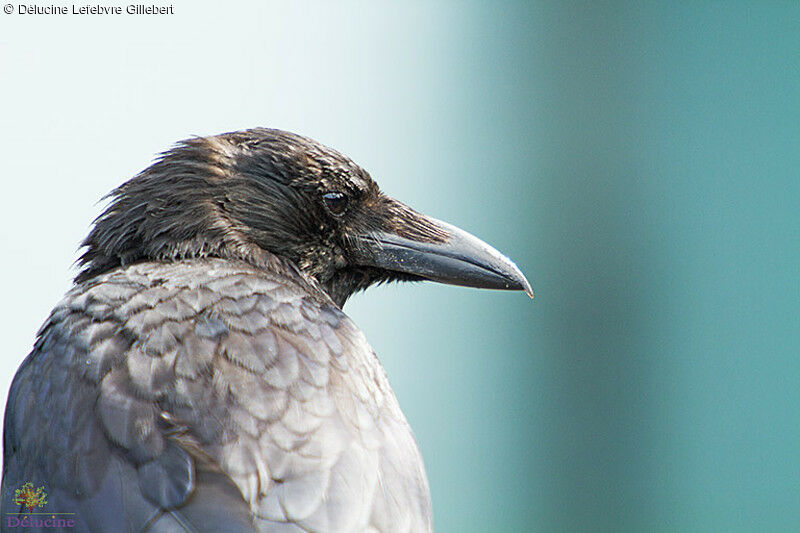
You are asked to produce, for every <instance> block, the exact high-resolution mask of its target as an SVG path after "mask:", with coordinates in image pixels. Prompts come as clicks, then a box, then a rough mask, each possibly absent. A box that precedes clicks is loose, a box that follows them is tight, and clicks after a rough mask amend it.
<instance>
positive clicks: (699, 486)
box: [0, 2, 800, 532]
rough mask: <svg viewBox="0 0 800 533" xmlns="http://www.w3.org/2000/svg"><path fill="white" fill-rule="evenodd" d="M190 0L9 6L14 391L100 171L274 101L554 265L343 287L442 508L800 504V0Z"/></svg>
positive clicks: (597, 509) (457, 523)
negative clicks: (68, 9) (473, 285)
mask: <svg viewBox="0 0 800 533" xmlns="http://www.w3.org/2000/svg"><path fill="white" fill-rule="evenodd" d="M104 5H122V4H113V3H109V4H104ZM174 5H175V13H176V14H175V15H174V16H172V17H160V18H158V17H156V18H137V17H130V16H127V17H126V16H123V17H118V18H102V17H93V18H92V17H83V18H81V17H77V16H67V17H60V18H55V17H45V16H20V15H4V14H0V75H2V80H3V83H2V84H1V85H2V86H0V102H3V104H2V105H3V108H4V109H3V111H2V112H0V114H1V115H2V116H1V117H0V159H1V160H2V161H3V165H4V171H3V178H2V179H3V187H4V189H5V195H4V196H5V202H4V204H5V205H4V208H3V210H1V211H2V213H0V216H1V217H2V225H0V239H1V240H0V246H1V247H2V249H3V250H4V256H5V257H6V258H7V259H6V260H5V261H3V262H2V264H1V265H0V275H2V276H3V279H6V280H8V283H7V284H6V287H5V288H4V304H5V305H3V306H2V310H0V313H2V314H1V315H0V319H1V320H0V323H2V324H3V326H2V333H3V336H4V339H6V341H5V342H4V346H5V349H4V351H2V353H0V362H2V384H1V385H2V388H3V389H4V390H7V387H8V384H9V383H10V379H11V376H12V375H13V371H14V369H15V368H16V366H17V365H18V364H19V362H20V361H21V360H22V358H23V357H24V355H25V354H26V353H27V351H28V350H29V349H30V346H31V343H32V342H33V336H34V333H35V331H36V329H37V328H38V325H39V324H40V323H41V322H42V321H43V320H44V318H45V317H46V315H47V313H48V311H49V309H50V308H51V307H52V306H53V304H55V303H56V301H57V300H58V299H59V298H60V296H61V294H63V292H64V291H66V290H67V288H68V287H69V278H70V277H71V276H72V275H73V274H74V271H70V270H69V268H68V267H69V265H70V264H71V263H72V261H74V259H75V258H76V257H77V253H76V246H77V243H78V242H79V241H80V239H81V238H82V237H83V235H84V234H85V232H86V231H87V228H88V225H89V223H90V221H91V220H92V218H93V217H94V216H96V215H97V213H99V211H100V209H101V207H102V204H96V203H95V202H96V201H97V200H98V199H99V198H100V197H101V196H102V195H103V194H105V193H106V192H107V191H108V190H110V189H111V188H112V187H114V186H116V185H118V184H119V183H120V182H121V181H123V180H124V179H125V178H126V177H129V176H131V175H133V174H134V173H136V172H137V171H138V170H140V169H141V168H143V167H144V166H145V165H146V164H147V163H148V161H149V160H150V158H151V157H152V156H153V155H154V154H155V153H156V152H158V151H160V150H162V149H164V148H166V147H168V146H169V145H170V143H172V142H174V141H175V140H177V139H180V138H184V137H187V136H189V135H192V134H201V135H202V134H212V133H218V132H221V131H226V130H231V129H240V128H244V127H249V126H256V125H264V126H275V127H281V128H284V129H290V130H293V131H297V132H300V133H303V134H306V135H309V136H312V137H315V138H317V139H318V140H320V141H322V142H324V143H327V144H329V145H331V146H333V147H335V148H337V149H339V150H341V151H343V152H344V153H346V154H348V155H350V156H351V157H353V159H355V160H356V161H357V162H359V163H360V164H362V165H363V166H364V167H365V168H367V169H368V170H369V171H370V172H371V173H372V175H373V176H374V177H375V178H376V179H377V180H378V182H379V183H380V184H381V185H382V186H383V187H384V189H385V190H386V191H387V192H389V193H390V194H392V195H394V196H396V197H398V198H400V199H402V200H403V201H405V202H407V203H409V204H410V205H412V206H414V207H416V208H417V209H419V210H421V211H423V212H426V213H429V214H431V215H433V216H436V217H437V218H441V219H444V220H448V221H450V222H452V223H454V224H457V225H459V226H461V227H463V228H464V229H466V230H468V231H471V232H473V233H475V234H476V235H478V236H479V237H481V238H484V239H485V240H487V241H488V242H490V243H492V244H493V245H495V246H496V247H497V248H499V249H500V250H502V251H503V252H505V253H506V254H507V255H509V256H510V257H512V258H513V259H514V260H515V261H517V263H518V264H519V266H520V267H521V268H522V269H523V270H524V271H525V272H526V274H527V275H528V277H529V278H530V279H531V282H532V283H533V286H534V289H535V291H536V298H535V300H533V301H530V300H528V299H527V298H526V297H525V296H523V295H522V294H517V293H497V292H489V291H476V290H468V289H462V288H454V287H445V286H437V285H434V284H428V283H426V284H418V285H410V286H409V285H405V286H390V287H384V288H378V289H373V290H371V291H369V292H368V293H366V294H364V295H359V296H358V297H356V298H355V299H354V300H353V301H352V303H350V304H348V309H347V311H348V312H349V313H350V314H351V315H352V316H353V318H354V319H355V320H356V322H357V323H358V324H359V325H360V326H361V327H362V329H363V330H364V331H365V333H366V334H367V337H368V338H369V339H370V341H371V342H372V344H373V345H374V347H375V349H376V351H377V353H378V354H379V356H380V357H381V359H382V361H383V363H384V365H385V367H386V369H387V371H388V373H389V377H390V379H391V381H392V383H393V386H394V388H395V391H396V393H397V396H398V397H399V399H400V402H401V405H402V406H403V408H404V411H405V413H406V415H407V417H408V419H409V420H410V422H411V424H412V426H413V427H414V429H415V432H416V435H417V438H418V441H419V443H420V446H421V448H422V451H423V454H424V457H425V460H426V464H427V468H428V473H429V477H430V482H431V487H432V491H433V500H434V512H435V520H436V526H437V531H440V532H485V531H797V530H800V413H799V412H798V408H799V407H800V334H799V332H798V325H800V324H799V322H800V267H799V265H800V215H798V210H800V126H799V124H800V4H798V3H796V2H758V3H745V2H726V3H722V2H672V3H667V2H629V3H624V2H602V3H594V2H592V3H565V2H546V3H538V2H536V3H534V2H532V3H507V2H469V3H467V2H449V3H445V2H425V3H423V2H403V3H391V4H390V3H375V2H369V3H368V2H346V3H342V2H339V3H331V2H325V3H323V2H298V3H292V4H291V5H282V4H281V3H256V2H251V3H247V2H232V3H228V4H225V6H224V7H223V4H222V3H210V2H176V3H175V4H174Z"/></svg>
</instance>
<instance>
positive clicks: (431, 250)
mask: <svg viewBox="0 0 800 533" xmlns="http://www.w3.org/2000/svg"><path fill="white" fill-rule="evenodd" d="M403 207H405V206H403ZM406 209H407V208H406ZM404 215H405V216H404V217H402V218H401V219H400V220H399V221H398V223H399V224H401V227H400V229H399V230H398V231H391V230H389V231H387V230H381V231H373V232H371V233H369V234H367V235H364V236H362V237H361V238H360V239H359V241H360V249H361V250H360V252H359V253H358V254H357V255H358V262H359V263H360V264H362V265H365V266H373V267H378V268H381V269H384V270H390V271H394V272H403V273H406V274H411V275H414V276H419V277H421V278H424V279H428V280H431V281H438V282H440V283H447V284H450V285H461V286H464V287H477V288H482V289H501V290H511V291H518V290H522V291H525V292H526V293H527V294H528V296H530V297H531V298H533V289H531V284H530V283H528V280H527V279H525V276H524V275H523V274H522V272H521V271H520V270H519V268H517V265H515V264H514V263H513V262H512V261H511V260H510V259H509V258H507V257H506V256H504V255H503V254H501V253H500V252H498V251H497V250H495V249H494V248H492V247H491V246H489V245H488V244H486V243H485V242H483V241H482V240H480V239H478V238H477V237H475V236H473V235H471V234H469V233H467V232H466V231H464V230H462V229H459V228H457V227H455V226H452V225H450V224H447V223H446V222H442V221H440V220H436V219H433V218H430V217H425V216H423V215H420V214H419V213H416V212H413V211H411V210H408V211H406V212H405V213H404ZM409 216H413V220H405V221H404V220H403V218H406V219H407V218H408V217H409ZM404 222H407V223H413V224H414V226H416V227H420V226H424V227H426V229H427V232H426V233H428V234H434V235H437V238H436V239H424V238H422V239H420V240H418V239H417V238H416V237H415V238H410V237H404V236H401V235H400V233H403V231H402V224H403V223H404Z"/></svg>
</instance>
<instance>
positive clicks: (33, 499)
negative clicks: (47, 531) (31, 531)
mask: <svg viewBox="0 0 800 533" xmlns="http://www.w3.org/2000/svg"><path fill="white" fill-rule="evenodd" d="M14 503H15V504H17V505H19V506H20V507H21V508H22V509H21V510H20V511H19V512H18V513H7V515H6V523H5V524H4V525H5V526H6V527H7V528H9V529H10V528H23V529H25V528H40V529H41V528H50V527H52V528H71V527H75V518H74V515H75V513H52V512H36V510H37V509H44V506H45V505H47V493H46V492H45V491H44V487H38V488H34V486H33V483H30V482H28V483H25V484H24V485H22V487H20V488H18V489H17V490H16V491H15V492H14ZM23 513H24V514H23Z"/></svg>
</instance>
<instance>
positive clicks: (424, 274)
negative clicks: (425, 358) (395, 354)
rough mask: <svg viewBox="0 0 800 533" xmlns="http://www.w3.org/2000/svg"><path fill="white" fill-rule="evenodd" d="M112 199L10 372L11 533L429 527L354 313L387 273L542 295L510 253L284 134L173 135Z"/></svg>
mask: <svg viewBox="0 0 800 533" xmlns="http://www.w3.org/2000/svg"><path fill="white" fill-rule="evenodd" d="M109 196H110V201H109V205H108V207H107V208H106V209H105V211H104V212H103V213H102V214H101V215H100V216H99V217H98V218H97V219H96V220H95V222H94V224H93V227H92V229H91V231H90V233H89V235H88V236H87V237H86V239H85V240H84V241H83V243H82V245H83V247H84V253H83V255H82V256H81V257H80V259H79V265H80V272H79V274H78V276H77V277H76V279H75V285H74V287H73V288H72V289H71V290H70V291H69V292H68V293H67V295H66V296H65V298H64V299H63V300H62V301H61V303H59V304H58V305H57V306H56V307H55V308H54V310H53V311H52V313H51V315H50V316H49V318H48V319H47V321H46V322H45V324H44V326H42V328H41V330H40V331H39V333H38V335H37V340H36V342H35V345H34V348H33V350H32V352H31V353H30V354H29V355H28V357H27V358H26V359H25V360H24V362H23V363H22V365H21V366H20V368H19V370H18V371H17V373H16V376H15V378H14V380H13V383H12V385H11V390H10V393H9V398H8V404H7V407H6V413H5V422H4V433H3V444H4V447H3V479H2V501H3V503H2V512H3V521H2V528H3V529H4V530H6V529H8V530H10V529H14V528H15V527H17V526H19V524H22V523H23V522H21V521H25V522H24V524H27V525H28V526H30V527H31V528H32V529H34V530H35V529H40V530H48V531H51V530H54V529H55V530H57V529H62V530H64V531H67V530H68V531H114V532H118V531H154V532H155V531H158V532H162V531H169V532H172V531H180V532H186V531H190V532H195V531H229V532H240V531H270V532H272V531H274V532H302V531H342V532H345V531H347V532H349V531H369V532H379V531H380V532H390V531H391V532H394V531H397V532H402V531H413V532H418V531H431V530H432V514H431V500H430V491H429V487H428V481H427V478H426V474H425V469H424V466H423V462H422V457H421V455H420V451H419V449H418V447H417V444H416V441H415V439H414V436H413V434H412V431H411V429H410V427H409V425H408V423H407V422H406V419H405V417H404V416H403V413H402V411H401V410H400V407H399V405H398V402H397V399H396V398H395V396H394V393H393V392H392V389H391V387H390V386H389V382H388V380H387V377H386V374H385V372H384V370H383V368H382V367H381V364H380V362H379V361H378V359H377V357H376V356H375V353H374V352H373V350H372V348H371V347H370V346H369V344H368V343H367V341H366V340H365V338H364V335H363V333H362V332H361V331H360V330H359V329H358V328H357V327H356V326H355V325H354V324H353V322H352V321H351V320H350V319H349V318H348V317H347V315H345V314H344V313H343V312H342V307H343V306H344V304H345V302H346V301H347V299H348V297H349V296H351V295H352V294H353V293H355V292H356V291H360V290H363V289H365V288H367V287H369V286H371V285H375V284H379V283H383V282H389V281H417V280H432V281H437V282H442V283H449V284H455V285H463V286H469V287H483V288H491V289H508V290H524V291H526V292H527V293H528V294H529V295H531V296H533V293H532V291H531V287H530V284H529V283H528V281H527V280H526V279H525V277H524V276H523V274H522V273H521V272H520V270H519V269H518V268H517V267H516V266H515V265H514V263H512V262H511V261H510V260H509V259H507V258H506V257H505V256H503V255H501V254H500V253H499V252H498V251H496V250H495V249H494V248H491V247H490V246H489V245H487V244H485V243H484V242H482V241H480V240H479V239H477V238H476V237H474V236H472V235H470V234H468V233H466V232H465V231H462V230H460V229H458V228H456V227H454V226H451V225H449V224H446V223H444V222H441V221H438V220H435V219H433V218H429V217H426V216H423V215H421V214H419V213H417V212H416V211H414V210H413V209H411V208H409V207H407V206H406V205H404V204H402V203H400V202H398V201H397V200H394V199H392V198H390V197H388V196H386V195H385V194H383V193H382V192H381V191H380V189H379V188H378V185H377V184H376V183H375V182H374V181H373V180H372V178H371V177H370V175H369V174H368V173H367V172H366V171H365V170H363V169H362V168H361V167H359V166H358V165H356V164H355V163H353V162H352V161H351V160H350V159H348V158H347V157H345V156H344V155H342V154H340V153H338V152H336V151H334V150H332V149H330V148H327V147H325V146H323V145H321V144H319V143H317V142H315V141H313V140H311V139H308V138H306V137H302V136H299V135H296V134H292V133H288V132H285V131H280V130H274V129H264V128H257V129H251V130H245V131H238V132H231V133H225V134H221V135H217V136H210V137H197V138H192V139H188V140H185V141H182V142H180V143H178V144H177V145H176V146H175V147H174V148H172V149H171V150H169V151H166V152H164V153H163V154H161V157H160V158H158V159H157V160H156V161H155V162H154V163H153V164H152V165H151V166H150V167H148V168H147V169H145V170H144V171H142V172H141V173H140V174H138V175H137V176H135V177H134V178H132V179H131V180H130V181H128V182H126V183H124V184H123V185H122V186H120V187H119V188H117V189H116V190H114V191H113V192H112V193H110V195H109ZM26 483H30V484H31V485H29V486H28V487H29V488H42V491H43V492H44V494H46V504H44V503H43V502H41V501H40V502H39V504H41V505H40V507H37V505H36V504H31V502H29V501H27V500H25V499H24V498H22V499H20V498H21V497H20V496H19V493H18V492H17V491H18V490H21V487H23V486H25V484H26ZM36 510H38V511H41V512H42V513H46V514H36V513H32V512H31V511H36ZM55 513H59V514H55ZM15 520H16V521H17V522H14V521H15ZM69 520H71V521H72V522H69Z"/></svg>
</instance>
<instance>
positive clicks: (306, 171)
mask: <svg viewBox="0 0 800 533" xmlns="http://www.w3.org/2000/svg"><path fill="white" fill-rule="evenodd" d="M110 197H111V202H110V204H109V206H108V207H107V209H106V210H105V211H104V212H103V213H102V214H101V215H100V216H99V217H98V218H97V220H96V221H95V224H94V227H93V228H92V230H91V232H90V233H89V235H88V237H87V238H86V239H85V240H84V242H83V246H85V248H86V250H85V252H84V254H83V255H82V257H81V258H80V260H79V263H80V265H81V266H82V271H81V273H80V274H79V275H78V277H77V278H76V281H78V282H82V281H86V280H88V279H90V278H92V277H94V276H96V275H98V274H100V273H103V272H106V271H108V270H111V269H113V268H116V267H119V266H122V265H126V264H130V263H134V262H139V261H147V260H156V261H173V260H181V259H189V258H201V257H222V258H228V259H239V260H243V261H247V262H250V263H252V264H254V265H256V266H264V265H266V264H271V263H274V262H275V261H277V262H280V263H281V264H286V265H289V266H291V267H292V268H296V269H298V270H299V271H300V272H302V273H303V274H304V275H306V276H308V277H310V278H313V279H314V280H316V282H317V283H318V284H319V285H320V287H321V288H322V289H323V290H324V291H325V292H327V294H328V295H329V296H330V297H331V299H332V300H333V301H334V302H336V304H337V305H339V306H340V307H341V306H343V305H344V302H345V301H346V300H347V298H348V297H349V296H350V295H352V294H353V293H354V292H356V291H359V290H362V289H365V288H367V287H369V286H370V285H373V284H376V283H381V282H385V281H412V280H432V281H437V282H442V283H449V284H454V285H463V286H469V287H480V288H490V289H507V290H524V291H526V292H527V293H528V294H529V295H531V296H533V292H532V291H531V287H530V284H529V283H528V281H527V280H526V279H525V276H524V275H523V274H522V272H520V270H519V269H518V268H517V267H516V265H514V263H513V262H512V261H511V260H509V259H508V258H506V257H505V256H503V255H502V254H501V253H500V252H498V251H497V250H495V249H494V248H492V247H491V246H489V245H488V244H486V243H484V242H483V241H481V240H480V239H478V238H476V237H474V236H472V235H470V234H469V233H467V232H465V231H463V230H460V229H458V228H456V227H454V226H451V225H450V224H447V223H445V222H442V221H439V220H436V219H433V218H430V217H427V216H424V215H422V214H420V213H418V212H416V211H414V210H413V209H411V208H410V207H408V206H406V205H404V204H402V203H401V202H399V201H397V200H395V199H393V198H390V197H389V196H387V195H385V194H383V193H382V192H381V190H380V188H379V187H378V185H377V183H375V181H373V180H372V178H371V177H370V175H369V174H368V173H367V172H366V171H365V170H364V169H362V168H361V167H359V166H358V165H356V164H355V163H354V162H353V161H351V160H350V159H349V158H347V157H346V156H344V155H342V154H340V153H338V152H336V151H334V150H332V149H330V148H327V147H325V146H323V145H321V144H319V143H317V142H315V141H313V140H311V139H308V138H305V137H301V136H299V135H295V134H292V133H288V132H284V131H279V130H272V129H261V128H259V129H252V130H247V131H241V132H233V133H226V134H222V135H218V136H213V137H199V138H193V139H189V140H186V141H183V142H181V143H179V144H178V145H177V146H176V147H175V148H173V149H172V150H169V151H167V152H165V153H163V154H162V156H161V157H160V158H159V159H158V160H157V161H156V162H155V163H153V164H152V165H151V166H150V167H148V168H147V169H145V170H144V171H143V172H141V173H140V174H139V175H137V176H136V177H134V178H133V179H131V180H130V181H128V182H127V183H125V184H123V185H122V186H121V187H119V188H118V189H116V190H114V191H113V192H112V193H111V194H110Z"/></svg>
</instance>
